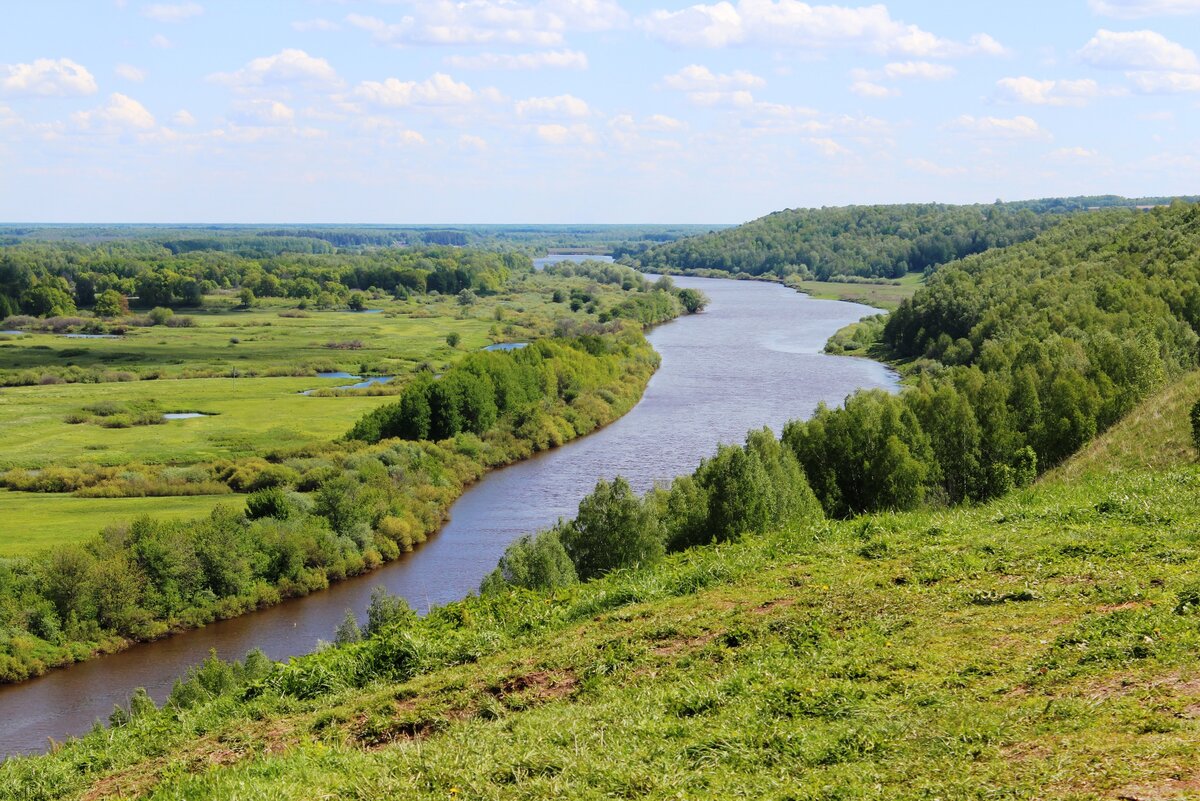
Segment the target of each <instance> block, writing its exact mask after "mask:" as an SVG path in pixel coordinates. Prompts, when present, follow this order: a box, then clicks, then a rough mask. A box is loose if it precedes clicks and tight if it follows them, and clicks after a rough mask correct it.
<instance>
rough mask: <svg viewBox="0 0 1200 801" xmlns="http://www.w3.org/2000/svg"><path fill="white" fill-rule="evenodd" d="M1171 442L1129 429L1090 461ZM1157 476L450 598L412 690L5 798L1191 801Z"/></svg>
mask: <svg viewBox="0 0 1200 801" xmlns="http://www.w3.org/2000/svg"><path fill="white" fill-rule="evenodd" d="M1187 381H1188V382H1194V381H1195V378H1194V377H1193V376H1190V377H1189V378H1188V380H1187ZM1189 386H1190V384H1189V383H1187V382H1185V385H1184V386H1183V387H1182V388H1180V387H1178V386H1177V387H1171V388H1169V389H1168V390H1166V391H1164V393H1163V395H1162V398H1173V397H1174V395H1175V393H1178V392H1183V393H1184V394H1186V393H1187V392H1188V391H1189V390H1188V387H1189ZM1172 403H1173V401H1172ZM1168 405H1170V404H1169V403H1167V402H1166V401H1165V400H1163V401H1162V406H1163V407H1164V408H1166V407H1167V406H1168ZM1172 427H1173V424H1172V425H1169V426H1168V425H1161V424H1160V423H1159V422H1158V421H1156V420H1155V419H1154V418H1153V417H1152V416H1148V415H1144V414H1135V415H1134V416H1133V417H1131V418H1130V420H1129V421H1128V422H1127V423H1126V424H1125V425H1124V426H1123V427H1121V428H1119V429H1118V430H1116V431H1114V432H1113V433H1112V434H1110V436H1109V439H1110V440H1113V441H1114V442H1120V441H1125V440H1129V441H1135V440H1138V439H1142V440H1148V441H1149V440H1152V438H1153V437H1159V436H1160V434H1159V433H1156V432H1162V431H1169V430H1170V429H1171V428H1172ZM1110 447H1114V448H1116V447H1119V445H1117V444H1112V445H1110ZM1156 452H1157V449H1156V448H1155V447H1154V442H1153V441H1149V442H1147V445H1146V449H1145V453H1148V454H1154V453H1156ZM1089 458H1094V457H1091V456H1089V455H1087V454H1085V455H1084V456H1083V457H1081V462H1086V461H1087V460H1088V459H1089ZM1183 462H1190V455H1189V456H1188V458H1186V459H1183ZM1156 464H1159V463H1156ZM1161 468H1162V469H1159V470H1154V471H1151V470H1146V469H1144V468H1142V467H1139V466H1134V465H1133V464H1132V461H1131V462H1130V463H1129V464H1126V465H1125V468H1124V469H1119V470H1114V471H1102V472H1100V473H1096V472H1092V471H1088V470H1083V469H1082V468H1080V469H1079V470H1077V471H1076V472H1073V473H1071V475H1070V476H1069V480H1065V479H1063V478H1062V477H1060V478H1059V480H1048V481H1044V482H1042V483H1041V484H1039V485H1038V486H1036V487H1034V488H1032V489H1029V490H1026V491H1024V492H1021V493H1018V494H1014V495H1011V496H1009V497H1007V498H1005V499H1002V500H1000V501H998V502H995V503H992V504H990V505H987V506H983V507H978V508H965V509H957V510H950V511H923V512H918V513H909V514H903V515H877V516H873V517H864V518H860V519H858V520H853V521H847V522H834V523H824V524H821V525H819V526H816V527H814V528H811V529H806V530H800V531H792V532H781V533H779V534H776V535H771V536H768V537H763V538H758V539H753V540H747V541H743V542H740V543H733V544H728V545H725V546H721V547H709V548H699V549H695V550H693V551H691V552H687V553H684V554H679V555H676V556H675V557H673V558H671V559H669V560H668V561H667V562H666V563H665V564H663V565H662V566H660V567H658V568H656V569H655V570H651V571H640V572H632V573H622V574H619V575H614V576H610V577H609V578H607V579H604V580H602V581H599V582H594V583H591V584H588V585H583V586H581V587H579V588H577V589H576V590H574V591H573V592H570V593H564V594H561V595H559V596H556V597H554V598H541V597H535V596H532V595H516V596H513V597H511V598H509V599H507V600H506V601H503V602H501V603H500V605H499V606H498V607H497V606H492V605H489V604H488V603H485V602H483V601H479V600H474V601H467V602H465V603H463V604H460V605H455V606H453V607H452V608H451V609H449V610H446V611H445V612H444V613H440V615H441V617H440V618H438V619H437V621H434V622H431V621H429V620H426V621H424V622H422V623H418V624H416V626H415V627H414V629H413V630H412V631H411V632H410V633H409V635H407V637H408V639H406V640H404V642H407V643H410V644H411V648H413V649H415V650H416V651H417V653H419V654H421V658H420V659H419V660H418V662H419V664H420V665H421V671H420V672H419V673H418V675H416V676H415V677H414V678H412V679H410V680H408V681H405V682H383V681H379V682H375V683H370V684H368V685H366V686H365V687H362V688H359V689H350V690H333V691H328V692H323V693H319V694H318V695H317V696H316V697H315V698H309V699H307V700H300V699H297V698H295V697H292V696H287V695H280V694H278V693H277V692H275V691H272V690H267V691H266V692H263V693H262V694H260V695H258V696H257V697H253V698H251V699H249V700H244V701H240V702H234V701H233V700H231V699H228V698H226V699H222V700H218V701H216V702H214V703H213V704H210V705H208V706H205V707H202V708H198V709H193V710H188V711H184V712H180V713H177V714H176V713H174V712H168V713H158V714H155V715H150V716H148V717H144V718H140V719H138V720H136V721H134V722H133V723H132V724H130V725H128V726H126V727H123V728H121V729H117V730H114V731H112V732H107V733H100V734H95V735H92V736H90V737H88V738H86V739H85V740H83V741H80V742H76V743H71V744H68V745H66V746H65V747H64V748H62V749H61V750H60V751H58V752H57V753H56V754H53V755H51V756H48V757H44V758H40V759H30V760H11V761H10V762H8V763H6V764H5V765H4V766H2V767H0V787H9V788H13V789H12V791H11V796H12V797H14V798H22V799H41V798H56V797H86V798H110V797H153V798H190V799H205V798H272V799H293V798H294V799H307V798H314V797H346V798H396V797H400V798H422V799H424V798H428V799H447V798H453V799H461V798H481V799H483V798H486V799H509V798H511V799H528V798H564V797H569V798H588V799H590V798H613V797H623V798H635V797H636V798H662V799H673V798H737V797H741V798H774V799H859V798H863V799H866V798H871V799H918V798H920V799H932V798H942V799H959V798H981V799H982V798H989V799H993V798H1003V799H1045V798H1056V799H1072V800H1073V801H1082V799H1116V798H1126V799H1142V800H1143V801H1151V800H1152V799H1173V798H1191V797H1196V796H1197V795H1200V766H1198V764H1197V762H1196V759H1195V755H1196V753H1197V752H1198V751H1200V657H1198V656H1197V654H1198V653H1200V614H1198V609H1197V606H1198V604H1200V582H1198V580H1197V577H1196V574H1195V570H1194V566H1195V564H1196V561H1197V559H1200V535H1198V534H1197V533H1196V532H1197V531H1200V468H1198V467H1196V466H1194V465H1191V464H1180V465H1177V466H1175V467H1173V468H1168V467H1167V465H1165V464H1162V465H1161ZM447 619H452V620H454V621H455V623H454V626H453V630H452V631H450V632H447V631H446V630H445V625H446V620H447ZM438 626H441V627H442V628H437V627H438Z"/></svg>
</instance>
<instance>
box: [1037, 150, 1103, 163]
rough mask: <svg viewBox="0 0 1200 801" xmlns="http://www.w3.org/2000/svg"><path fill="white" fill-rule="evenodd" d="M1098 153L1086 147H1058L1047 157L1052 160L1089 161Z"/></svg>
mask: <svg viewBox="0 0 1200 801" xmlns="http://www.w3.org/2000/svg"><path fill="white" fill-rule="evenodd" d="M1098 155H1100V154H1099V153H1097V152H1096V151H1095V150H1089V149H1088V148H1086V147H1060V148H1059V149H1058V150H1054V151H1052V152H1051V153H1050V154H1049V156H1048V158H1050V159H1053V160H1054V161H1091V160H1092V159H1094V158H1096V156H1098Z"/></svg>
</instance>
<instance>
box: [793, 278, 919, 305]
mask: <svg viewBox="0 0 1200 801" xmlns="http://www.w3.org/2000/svg"><path fill="white" fill-rule="evenodd" d="M924 280H925V276H924V274H923V273H909V274H908V275H906V276H904V277H903V278H901V279H899V280H897V281H895V282H890V283H880V284H868V283H858V282H850V281H793V280H788V281H786V282H785V283H787V285H788V286H790V287H792V288H793V289H797V290H799V291H801V292H803V293H805V294H806V295H810V296H812V297H814V298H816V299H818V300H845V301H848V302H850V303H862V304H863V305H866V306H874V307H875V308H877V309H885V310H887V311H894V310H895V309H897V308H898V307H899V306H900V302H901V301H902V300H907V299H908V298H911V297H912V296H913V295H914V294H915V293H916V291H917V290H918V289H920V288H921V286H922V284H923V283H924Z"/></svg>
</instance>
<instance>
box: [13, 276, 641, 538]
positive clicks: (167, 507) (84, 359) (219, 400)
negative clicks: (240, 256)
mask: <svg viewBox="0 0 1200 801" xmlns="http://www.w3.org/2000/svg"><path fill="white" fill-rule="evenodd" d="M583 286H585V282H584V281H583V280H576V279H553V278H550V277H548V276H541V275H531V276H525V277H522V278H520V279H518V280H517V281H515V282H514V284H513V285H512V286H511V287H510V288H509V289H508V290H507V291H505V292H502V293H499V294H496V295H492V296H486V297H481V298H479V299H478V300H477V302H475V303H474V304H472V305H470V306H469V307H464V306H462V305H460V304H458V303H457V302H456V300H455V298H452V297H439V296H436V295H431V296H415V297H414V298H413V299H411V300H404V301H399V300H392V299H390V298H376V299H373V300H369V301H368V304H367V305H368V307H370V308H373V309H377V310H380V311H379V313H370V314H367V313H356V312H350V311H345V310H341V311H318V310H306V311H299V310H297V309H296V308H295V305H296V304H295V302H291V301H285V300H282V299H271V300H268V301H265V302H260V305H258V306H257V307H255V308H253V309H249V310H239V309H237V308H234V300H233V299H232V298H229V297H226V296H217V297H210V298H207V299H206V307H205V309H204V310H200V311H196V312H185V313H182V314H181V315H180V316H188V317H191V318H192V319H193V321H194V325H193V326H190V327H170V326H154V327H147V328H138V327H130V328H127V330H126V332H125V333H124V334H123V335H122V336H121V337H120V338H117V339H80V338H66V337H63V336H58V335H54V334H48V333H34V334H27V335H23V336H4V337H0V364H3V369H0V381H6V382H8V383H9V384H14V383H29V384H31V385H27V386H4V387H0V442H3V443H4V444H3V446H0V472H2V471H4V470H8V469H12V468H23V469H31V470H38V469H42V468H47V467H73V466H85V465H101V466H108V467H112V466H123V465H172V466H188V465H196V464H205V463H211V462H214V461H217V460H237V459H246V458H252V457H259V456H262V455H263V454H264V453H268V452H270V451H273V450H276V449H289V448H299V447H303V446H310V445H311V446H315V445H319V444H321V443H327V442H329V441H331V440H334V439H337V438H338V437H341V436H342V435H344V434H345V433H346V431H347V430H349V428H350V426H351V425H353V423H354V422H355V421H356V420H358V419H359V418H360V417H361V416H362V415H363V414H364V413H365V412H367V411H369V410H371V409H373V408H375V407H377V406H379V405H380V404H382V403H386V402H388V401H389V400H394V397H388V395H389V394H390V393H393V392H395V391H397V390H399V389H400V388H402V387H403V386H404V384H405V383H406V382H407V378H408V377H409V376H410V375H411V374H412V373H413V372H414V371H415V370H417V369H419V368H421V367H429V368H432V369H434V370H438V371H440V370H444V369H445V368H446V367H447V366H449V365H450V364H452V363H453V362H454V361H456V360H457V359H459V358H461V357H462V356H463V355H465V354H467V353H470V352H472V351H476V350H478V349H480V348H482V347H484V346H486V345H488V344H490V343H491V342H494V341H511V340H524V339H530V338H535V337H537V336H542V335H545V334H547V333H549V332H551V331H552V329H553V323H554V321H555V320H557V319H561V318H570V317H576V318H578V319H586V315H585V314H584V313H583V312H580V313H578V314H576V313H573V312H572V311H571V310H570V309H569V308H568V307H567V306H566V305H565V304H563V303H553V302H552V301H551V298H550V295H551V290H550V288H551V287H583ZM596 291H598V292H611V293H618V292H619V290H611V291H610V290H599V289H597V290H596ZM611 297H616V294H611ZM296 315H300V316H296ZM452 333H456V334H458V335H459V337H460V341H459V343H458V344H457V346H456V347H451V346H450V345H449V344H448V343H447V336H448V335H449V334H452ZM347 343H351V344H352V347H330V345H331V344H334V345H339V346H342V345H345V344H347ZM71 367H77V368H80V369H86V370H92V369H94V368H100V369H103V370H109V371H113V372H115V373H125V375H110V376H109V378H111V379H115V380H108V381H102V382H99V383H92V382H86V383H85V382H79V383H56V382H55V381H47V380H43V379H42V376H43V375H47V374H49V373H53V374H54V375H62V374H63V370H64V368H66V369H67V370H68V371H69V369H70V368H71ZM318 371H320V372H327V371H328V372H335V371H343V372H347V373H353V374H356V375H363V374H370V375H391V376H395V377H396V378H395V381H394V383H393V384H391V385H385V386H381V387H375V388H372V389H369V390H349V391H342V392H334V391H333V390H335V389H336V388H338V387H341V386H345V385H347V384H350V383H354V382H353V381H352V380H348V379H333V378H318V377H316V373H317V372H318ZM138 378H140V379H141V380H130V379H138ZM312 389H316V390H318V394H315V395H304V394H302V393H303V392H304V391H306V390H312ZM381 395H382V397H381ZM105 405H109V406H113V405H115V406H117V407H119V408H122V409H125V408H130V407H136V408H150V409H152V410H153V411H154V414H153V416H154V417H157V416H158V414H159V413H161V412H201V413H205V414H208V415H211V416H208V417H201V418H194V419H186V420H170V421H166V422H163V423H161V424H157V425H131V426H128V427H104V426H102V425H100V424H98V422H99V418H93V419H91V420H90V421H89V422H82V423H81V422H70V421H71V420H72V419H73V418H78V417H79V416H81V415H82V416H87V414H88V410H89V409H92V408H98V407H99V406H105ZM2 492H3V494H2V495H0V499H2V500H0V556H13V555H21V554H28V553H33V552H36V551H37V550H39V549H41V548H44V547H45V546H49V545H54V544H57V543H62V542H81V541H84V540H86V539H88V538H90V537H92V536H94V535H95V534H96V533H97V532H98V531H100V529H101V528H103V527H104V526H105V525H107V524H108V523H110V522H113V521H114V520H115V519H118V518H121V517H128V516H130V515H131V514H142V513H146V514H151V515H153V516H160V517H188V516H191V517H195V516H200V515H203V514H206V513H207V511H208V510H209V509H211V507H212V506H213V505H214V504H215V503H216V502H217V500H216V499H214V498H193V497H147V498H131V499H101V498H80V497H73V496H71V495H69V494H63V493H54V494H45V493H24V492H13V491H2ZM227 497H228V496H227ZM229 500H231V501H232V502H235V503H241V502H242V501H241V500H239V499H237V498H231V499H229ZM127 510H136V511H133V512H130V513H129V514H127ZM193 512H194V513H195V514H192V513H193Z"/></svg>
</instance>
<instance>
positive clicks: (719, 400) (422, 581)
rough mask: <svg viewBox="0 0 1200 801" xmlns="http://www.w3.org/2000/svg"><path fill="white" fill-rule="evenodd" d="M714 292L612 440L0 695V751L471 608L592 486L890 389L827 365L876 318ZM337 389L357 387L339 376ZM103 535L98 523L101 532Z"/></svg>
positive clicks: (865, 364)
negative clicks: (835, 339) (339, 576)
mask: <svg viewBox="0 0 1200 801" xmlns="http://www.w3.org/2000/svg"><path fill="white" fill-rule="evenodd" d="M675 281H676V283H677V284H679V285H680V286H684V287H696V288H698V289H701V290H702V291H704V292H705V293H706V294H707V295H708V296H709V297H710V298H711V299H712V303H711V305H710V306H709V308H708V310H707V311H705V312H704V313H703V314H700V315H695V316H692V317H686V318H683V319H681V320H678V321H676V322H673V323H670V324H667V325H664V326H661V327H659V328H658V329H656V330H654V331H653V332H652V333H651V334H650V335H649V336H650V340H651V341H652V342H653V344H654V347H655V348H656V349H657V350H658V352H659V353H660V354H662V358H663V360H662V366H661V368H660V369H659V371H658V372H657V373H656V374H655V375H654V377H653V378H652V379H651V381H650V384H649V386H648V387H647V389H646V394H645V396H644V397H643V398H642V401H641V403H639V404H638V405H637V406H636V407H635V408H634V409H633V411H631V412H630V413H629V414H627V415H626V416H625V417H623V418H621V419H620V420H618V421H617V422H615V423H613V424H612V425H610V426H608V427H607V428H605V429H603V430H602V431H599V432H597V433H595V434H593V435H592V436H590V437H586V438H584V439H582V440H578V441H576V442H573V443H570V444H568V445H566V446H564V447H562V448H559V449H557V450H554V451H550V452H548V453H545V454H542V455H541V456H538V457H536V458H534V459H530V460H529V461H526V462H522V463H520V464H516V465H513V466H512V467H508V468H505V469H503V470H499V471H496V472H494V473H492V474H490V475H488V476H487V477H486V478H485V479H484V480H483V481H481V482H479V483H478V484H476V485H475V486H474V487H472V488H471V489H470V490H469V491H468V492H467V493H466V494H465V495H463V497H462V498H460V499H459V501H458V502H457V503H456V504H455V505H454V507H453V509H452V510H451V515H452V517H451V520H450V522H449V523H448V524H447V525H446V527H445V528H444V529H443V530H442V531H441V532H440V533H439V534H438V535H436V536H435V537H433V538H431V539H430V541H429V542H428V543H426V544H425V545H423V546H421V547H420V548H419V549H418V550H417V551H416V552H415V553H412V554H410V555H408V556H407V557H406V558H403V559H400V560H399V561H397V562H394V563H392V564H390V565H388V566H386V567H384V568H382V569H380V570H378V571H376V572H374V573H371V574H369V575H367V576H363V577H360V578H357V579H352V580H350V581H345V582H342V583H340V584H336V585H334V586H333V587H331V588H330V589H329V590H327V591H325V592H321V593H317V594H315V595H311V596H309V597H307V598H300V599H296V600H294V601H289V602H287V603H285V604H282V605H280V606H277V607H274V608H272V609H267V610H263V611H262V612H257V613H255V614H252V615H248V616H245V617H242V618H238V619H235V620H228V621H225V622H222V623H217V624H213V625H211V626H208V627H207V628H204V629H200V630H198V631H193V632H188V633H186V634H182V635H179V636H176V637H171V638H168V639H165V640H162V641H159V642H156V643H147V644H144V645H139V646H136V647H134V648H132V649H130V650H129V651H126V652H124V653H121V654H115V655H113V656H108V657H104V658H101V659H96V660H94V661H91V662H85V663H82V664H80V665H76V666H74V667H72V668H69V669H67V670H60V671H55V672H52V673H50V674H49V675H47V676H45V677H43V678H41V679H37V680H35V681H32V682H27V683H25V684H23V685H17V686H14V687H8V688H0V752H4V753H14V752H21V751H40V750H44V749H45V747H46V738H47V737H55V738H58V739H61V738H62V737H63V736H64V735H66V734H72V733H74V734H79V733H82V732H84V731H86V730H87V729H88V727H89V726H90V725H91V724H92V721H93V720H95V719H96V718H98V717H99V718H106V717H107V716H108V714H109V712H111V711H112V708H113V704H115V703H118V702H122V703H123V702H125V701H126V700H127V699H128V697H129V694H130V693H131V692H132V690H133V689H134V688H136V687H145V688H147V689H148V690H149V691H150V694H151V695H152V696H153V697H154V698H155V699H157V700H159V701H161V700H162V699H163V698H164V697H165V696H166V694H167V693H168V692H169V691H170V686H171V682H172V680H173V679H174V678H175V677H176V676H177V675H179V674H181V673H183V672H184V671H185V670H186V669H187V668H188V667H189V666H191V665H193V664H195V663H197V662H198V661H200V660H201V659H203V658H204V657H205V656H206V655H207V653H208V651H209V649H210V648H215V649H216V650H217V651H218V653H219V654H220V655H221V656H223V657H226V658H235V657H236V658H240V657H241V656H242V655H244V654H245V653H246V652H247V651H248V650H250V649H251V648H261V649H263V650H264V651H265V652H266V653H267V655H268V656H271V657H272V658H275V659H283V658H286V657H288V656H292V655H297V654H303V653H307V652H308V651H311V650H312V649H313V648H314V647H316V645H317V641H318V640H319V639H326V640H328V639H331V638H332V636H333V631H334V629H335V628H336V626H337V624H338V623H339V622H341V619H342V617H343V615H344V614H345V610H346V609H347V608H350V609H354V610H355V611H356V612H358V613H359V614H360V616H362V613H363V611H364V610H365V608H366V605H367V602H368V599H369V596H370V593H371V589H372V588H373V587H375V586H376V585H380V584H382V585H385V586H387V587H388V589H389V590H391V591H392V592H394V593H399V594H401V595H403V596H404V597H405V598H407V599H408V601H409V602H410V603H411V604H412V605H413V606H414V607H417V608H419V609H422V610H425V609H428V608H429V607H430V606H431V605H434V604H443V603H446V602H448V601H452V600H455V599H457V598H461V597H462V596H464V595H465V594H467V593H468V592H471V591H473V590H475V589H476V588H477V587H478V586H479V582H480V580H481V579H482V578H483V576H484V575H485V574H486V573H488V572H489V571H491V570H492V569H493V568H494V567H495V566H496V561H497V560H498V559H499V558H500V555H501V554H502V553H503V552H504V548H505V546H506V545H507V544H508V543H509V542H511V541H512V540H513V539H515V538H516V537H517V536H519V535H520V534H522V533H524V532H528V531H534V530H536V529H539V528H544V527H546V526H549V525H551V524H553V523H554V521H555V520H556V519H558V518H559V517H560V516H561V517H570V516H573V514H574V511H575V509H576V507H577V506H578V504H579V501H580V499H581V498H582V497H583V496H584V495H586V494H587V493H588V492H589V491H591V489H592V488H593V487H594V486H595V483H596V481H597V480H598V479H601V478H612V477H613V476H615V475H618V474H620V475H623V476H625V477H626V478H628V479H629V480H630V482H631V483H632V484H633V486H634V487H636V488H637V489H638V490H645V489H648V488H649V487H651V486H652V485H653V483H654V482H655V481H658V480H666V479H670V478H672V477H673V476H676V475H678V474H681V473H685V472H690V471H691V470H692V469H693V468H695V466H696V464H697V463H698V462H699V461H700V460H701V459H702V458H704V457H706V456H709V455H710V454H712V452H713V451H714V450H715V448H716V445H717V443H718V442H740V441H741V440H742V439H743V437H744V436H745V434H746V431H747V430H749V429H751V428H756V427H760V426H763V425H769V426H771V427H772V428H773V429H775V431H776V432H777V433H778V431H779V429H780V428H781V427H782V425H783V423H784V422H785V421H787V420H789V419H791V418H795V417H804V416H807V415H809V414H810V413H811V412H812V410H813V408H814V407H815V406H816V405H817V403H818V402H819V401H826V402H828V403H831V404H837V403H840V402H841V401H842V400H843V399H844V398H845V396H846V395H848V394H850V393H851V392H853V391H854V390H855V389H857V388H859V387H886V388H894V387H895V386H896V381H895V377H894V376H893V375H892V374H891V373H890V372H889V371H888V370H887V369H886V368H884V367H883V366H882V365H879V364H876V363H875V362H871V361H867V360H864V359H852V358H846V357H834V356H825V355H822V354H821V353H820V351H821V348H822V347H823V345H824V343H825V340H826V339H827V338H828V337H829V335H830V334H832V333H833V332H834V331H836V330H837V329H839V328H841V327H842V326H844V325H846V324H848V323H850V322H853V321H854V320H857V319H859V318H860V317H862V316H863V315H865V314H871V313H874V310H873V309H870V308H867V307H865V306H859V305H855V304H849V303H838V302H836V301H823V300H812V299H810V298H807V297H804V296H802V295H798V294H796V293H795V292H793V291H792V290H789V289H786V288H784V287H782V286H779V285H776V284H765V283H757V282H751V281H719V280H711V279H703V278H676V279H675ZM337 377H339V378H347V379H350V378H356V376H351V375H339V376H337ZM97 522H98V523H99V521H97Z"/></svg>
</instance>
